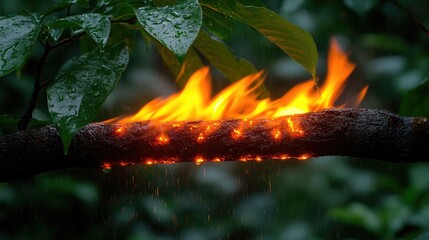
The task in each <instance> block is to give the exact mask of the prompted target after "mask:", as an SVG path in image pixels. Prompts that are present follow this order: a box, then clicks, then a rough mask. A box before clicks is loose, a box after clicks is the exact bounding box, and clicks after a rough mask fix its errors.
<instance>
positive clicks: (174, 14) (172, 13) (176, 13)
mask: <svg viewBox="0 0 429 240" xmlns="http://www.w3.org/2000/svg"><path fill="white" fill-rule="evenodd" d="M171 15H173V16H174V17H177V18H178V17H180V16H181V14H180V13H179V12H177V11H172V12H171Z"/></svg>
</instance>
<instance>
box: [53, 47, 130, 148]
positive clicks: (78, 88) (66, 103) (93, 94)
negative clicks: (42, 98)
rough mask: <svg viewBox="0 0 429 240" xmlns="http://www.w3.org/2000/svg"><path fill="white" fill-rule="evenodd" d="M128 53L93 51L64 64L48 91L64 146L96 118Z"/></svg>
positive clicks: (116, 49)
mask: <svg viewBox="0 0 429 240" xmlns="http://www.w3.org/2000/svg"><path fill="white" fill-rule="evenodd" d="M128 59H129V56H128V50H127V49H126V48H124V47H122V46H121V45H116V46H113V47H107V48H104V49H96V50H95V51H93V52H91V53H87V54H85V55H82V56H80V57H78V58H73V59H71V60H69V61H67V62H66V63H65V64H64V65H63V67H62V68H61V69H60V70H59V71H58V73H57V78H56V79H55V82H53V83H52V84H51V85H50V86H49V87H48V89H47V96H48V109H49V113H50V114H51V117H52V121H53V123H54V125H55V126H57V127H58V130H59V132H60V135H61V138H62V140H63V142H64V151H65V153H67V149H68V146H69V145H70V143H71V140H72V138H73V136H74V135H75V134H76V132H77V131H79V129H81V128H82V127H84V126H85V125H86V124H87V123H89V122H91V121H93V120H94V119H95V117H96V116H97V114H98V112H99V109H100V107H101V104H102V103H103V101H104V99H105V98H106V97H107V96H108V95H109V94H110V92H112V90H113V88H114V87H115V86H116V84H117V82H118V81H119V79H120V77H121V74H122V72H123V71H124V70H125V68H126V67H127V64H128Z"/></svg>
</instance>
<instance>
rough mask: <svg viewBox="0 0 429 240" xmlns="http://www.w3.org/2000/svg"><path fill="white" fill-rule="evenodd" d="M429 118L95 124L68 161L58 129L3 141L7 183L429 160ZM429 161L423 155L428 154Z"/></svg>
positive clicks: (366, 113)
mask: <svg viewBox="0 0 429 240" xmlns="http://www.w3.org/2000/svg"><path fill="white" fill-rule="evenodd" d="M428 146H429V119H428V118H412V117H400V116H397V115H395V114H393V113H390V112H387V111H384V110H374V109H342V110H341V109H329V110H324V111H321V112H314V113H306V114H301V115H293V116H288V117H281V118H277V119H253V120H237V119H234V120H220V121H183V122H150V121H146V122H138V123H129V124H125V125H124V124H122V125H121V124H116V123H93V124H89V125H87V126H86V127H84V128H83V129H81V130H80V131H79V133H78V134H77V135H76V136H75V138H74V139H73V141H72V144H71V146H70V149H69V154H68V155H67V156H64V155H63V145H62V142H61V139H60V137H59V135H58V132H57V130H56V129H55V128H54V127H51V126H47V127H43V128H40V129H34V130H27V131H22V132H17V133H15V134H12V135H8V136H5V137H3V138H1V139H0V180H1V181H6V180H10V179H13V178H18V177H22V176H27V175H32V174H36V173H39V172H46V171H51V170H56V169H62V168H72V167H80V168H102V167H105V168H109V167H111V166H115V165H121V166H123V165H127V164H142V163H146V164H152V163H172V162H196V163H201V162H205V161H236V160H261V159H288V158H306V157H318V156H326V155H341V156H351V157H358V158H371V159H377V160H383V161H387V162H392V163H396V162H410V163H411V162H419V161H427V158H425V157H424V156H428V155H429V147H428ZM422 156H423V157H422Z"/></svg>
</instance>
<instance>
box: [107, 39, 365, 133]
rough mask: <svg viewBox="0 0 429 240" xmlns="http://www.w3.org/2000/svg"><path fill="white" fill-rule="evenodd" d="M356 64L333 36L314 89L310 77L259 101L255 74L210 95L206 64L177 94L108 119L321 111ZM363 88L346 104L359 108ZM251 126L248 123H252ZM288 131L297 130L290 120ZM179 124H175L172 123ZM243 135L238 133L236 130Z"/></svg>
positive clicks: (218, 117)
mask: <svg viewBox="0 0 429 240" xmlns="http://www.w3.org/2000/svg"><path fill="white" fill-rule="evenodd" d="M354 68H355V65H354V64H353V63H351V62H349V61H348V59H347V55H346V54H345V53H344V52H343V51H342V50H341V49H340V47H339V45H338V43H337V42H336V41H335V40H333V41H332V43H331V48H330V51H329V55H328V74H327V77H326V79H325V81H324V83H323V85H321V87H320V92H319V91H317V90H316V89H315V86H314V81H313V80H309V81H307V82H304V83H301V84H298V85H296V86H295V87H293V88H292V89H291V90H289V91H288V92H287V93H286V94H284V95H283V96H282V97H281V98H279V99H277V100H272V99H269V98H265V99H258V93H257V89H258V86H259V85H261V84H262V82H263V73H262V72H259V73H256V74H253V75H250V76H247V77H245V78H243V79H241V80H240V81H237V82H235V83H233V84H232V85H230V86H229V87H227V88H226V89H224V90H223V91H221V92H220V93H219V94H217V95H216V96H214V97H213V98H210V95H211V85H210V76H209V68H208V67H204V68H201V69H199V70H198V71H197V72H195V73H194V74H193V75H192V76H191V78H190V79H189V81H188V83H187V85H186V86H185V88H184V89H183V91H181V92H180V93H177V94H174V95H171V96H170V97H168V98H166V99H162V98H157V99H155V100H152V101H151V102H149V103H148V104H146V105H145V106H144V107H143V108H142V109H141V110H140V111H139V112H138V113H136V114H135V115H133V116H129V117H124V118H117V119H113V120H111V121H113V122H119V123H128V122H139V121H145V120H157V121H182V120H187V121H190V120H191V121H193V120H221V119H234V118H238V119H246V121H247V119H255V118H277V117H280V116H286V115H293V114H299V113H306V112H310V111H319V110H322V109H325V108H331V107H336V106H335V101H336V100H337V99H338V97H339V96H340V95H341V93H342V91H343V89H344V86H345V82H346V79H347V77H348V76H349V75H350V74H351V73H352V71H353V70H354ZM366 91H367V87H365V88H364V89H362V91H361V92H360V93H359V94H357V96H356V97H355V99H353V100H352V101H351V103H350V104H352V105H354V106H357V105H358V104H359V103H360V102H361V101H362V99H363V97H364V96H365V94H366ZM250 124H251V121H250ZM289 124H290V126H291V129H292V131H294V132H295V131H297V133H298V132H299V130H297V129H295V128H294V127H293V123H289ZM178 126H180V125H179V124H175V125H174V127H178ZM237 135H241V134H239V133H238V134H237Z"/></svg>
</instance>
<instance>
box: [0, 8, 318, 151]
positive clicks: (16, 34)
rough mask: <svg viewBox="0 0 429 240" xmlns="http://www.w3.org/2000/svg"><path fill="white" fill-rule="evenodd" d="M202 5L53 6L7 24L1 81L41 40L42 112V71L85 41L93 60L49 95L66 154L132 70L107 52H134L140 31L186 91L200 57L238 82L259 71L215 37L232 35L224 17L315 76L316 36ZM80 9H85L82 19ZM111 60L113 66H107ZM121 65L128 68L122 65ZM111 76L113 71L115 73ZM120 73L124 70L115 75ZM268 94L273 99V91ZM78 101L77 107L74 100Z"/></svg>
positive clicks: (60, 75)
mask: <svg viewBox="0 0 429 240" xmlns="http://www.w3.org/2000/svg"><path fill="white" fill-rule="evenodd" d="M202 5H203V6H205V9H207V12H208V15H207V16H205V11H204V10H203V9H202V8H201V6H200V3H199V2H198V1H197V0H182V1H154V2H150V1H113V0H111V1H107V0H106V1H88V0H68V1H63V2H61V3H57V4H54V5H53V6H51V7H49V8H48V10H46V11H45V12H44V13H43V14H42V15H41V17H40V19H39V18H38V17H36V16H37V14H33V16H22V15H17V16H12V17H2V18H1V19H0V30H1V31H0V32H1V37H2V39H3V40H2V42H1V44H0V56H1V58H0V64H1V65H0V76H3V75H5V74H8V73H10V72H12V71H14V70H16V69H18V68H19V67H21V66H22V65H23V64H25V61H26V59H27V58H28V55H29V54H30V53H31V51H32V48H33V45H34V43H35V41H36V40H37V39H38V40H39V41H40V42H41V43H42V44H43V45H44V48H45V53H44V55H43V57H42V58H41V60H40V61H41V63H40V65H39V69H38V70H37V71H38V74H36V76H35V78H36V79H35V81H36V83H35V86H36V87H35V94H33V98H32V99H31V102H30V103H31V104H30V105H31V106H35V101H37V95H38V94H39V89H41V88H43V87H44V86H45V85H46V84H45V83H46V82H47V81H49V80H48V79H42V78H43V75H42V73H43V72H44V69H42V67H43V66H44V62H45V61H46V59H47V58H48V56H49V53H50V51H51V50H52V49H57V48H64V47H65V45H66V44H70V43H72V42H73V41H77V40H78V39H81V41H80V42H81V49H82V50H83V52H91V53H89V54H87V55H83V56H82V57H80V58H78V59H77V60H76V59H75V60H71V61H67V62H66V63H65V65H64V66H63V67H62V69H61V70H60V71H59V72H57V73H56V77H52V78H53V79H55V80H54V83H53V84H52V85H51V87H50V88H49V90H48V104H49V107H48V111H49V112H50V115H51V116H52V118H53V122H54V124H55V125H56V126H57V127H58V128H59V130H60V133H61V137H62V139H63V142H64V146H65V152H67V146H68V145H69V143H70V141H71V139H72V138H73V136H74V134H75V133H76V131H78V130H79V129H80V128H81V127H83V126H84V125H86V124H88V123H89V122H91V121H93V120H94V118H95V117H96V115H97V113H98V111H99V109H100V107H101V105H102V103H103V100H104V99H105V98H106V96H107V95H108V94H109V93H110V92H111V91H112V89H113V87H114V86H115V85H116V82H117V81H118V80H119V77H120V75H121V73H122V72H123V71H124V70H125V68H126V65H127V64H126V63H125V64H124V62H123V61H122V60H120V59H117V58H116V57H117V56H116V55H115V54H113V55H111V54H112V53H110V52H109V51H110V50H109V49H110V48H108V49H104V48H105V46H106V45H114V44H120V43H121V44H125V45H127V46H128V47H129V49H130V50H131V49H132V47H133V45H134V41H135V35H136V34H135V33H133V31H141V32H143V34H144V35H147V34H149V35H150V37H148V36H145V37H146V39H149V40H150V41H154V42H156V45H157V48H158V50H159V52H160V54H161V56H162V58H163V60H164V61H165V64H166V65H167V67H168V68H169V69H170V71H171V73H172V74H173V75H174V77H175V78H176V80H177V82H178V83H179V84H180V85H181V86H183V85H184V84H185V83H186V80H187V78H188V77H189V76H190V75H191V74H192V73H193V72H194V71H195V70H196V69H198V68H200V67H201V66H202V65H203V61H202V59H201V57H200V55H199V54H201V55H202V56H204V57H205V58H206V59H207V60H208V61H209V62H210V63H212V64H213V65H214V67H216V68H217V69H219V71H220V72H222V73H223V74H224V75H225V77H226V78H228V79H229V80H230V81H235V80H237V79H240V78H241V77H244V76H246V75H248V74H249V73H253V72H256V69H255V67H254V66H253V65H252V64H251V63H249V62H248V61H246V60H244V59H240V58H236V57H235V56H234V55H233V54H232V53H231V52H230V50H229V49H228V48H227V47H226V45H224V44H223V43H221V42H219V41H217V40H214V39H212V38H211V36H210V33H209V32H207V30H210V29H214V32H215V33H219V32H222V30H220V28H219V27H211V26H212V25H213V23H214V22H215V23H216V25H223V27H221V28H226V29H228V28H229V27H228V25H229V23H228V21H225V20H224V18H229V17H231V16H232V17H233V18H234V19H237V20H239V21H241V22H243V23H245V24H247V25H249V26H252V27H254V28H256V29H257V30H258V31H259V32H260V33H262V34H263V35H265V36H266V37H267V38H268V39H270V40H271V41H272V42H274V43H275V44H276V45H278V46H279V47H280V48H281V49H282V50H284V51H285V52H286V53H287V54H289V55H290V56H291V57H292V58H293V59H295V60H296V61H298V62H299V63H301V64H303V66H305V67H306V68H307V69H308V70H309V71H310V73H311V74H312V75H313V76H315V73H316V69H315V66H316V63H317V50H316V47H315V44H314V41H313V39H312V37H311V35H310V34H308V33H306V32H305V31H304V30H302V29H300V28H298V27H296V26H295V25H293V24H291V23H289V22H288V21H287V20H285V19H284V18H282V17H281V16H279V15H277V14H276V13H274V12H272V11H270V10H268V9H266V8H264V7H262V6H258V7H253V6H244V5H242V4H241V3H239V2H235V1H228V2H223V3H221V4H219V3H215V2H210V1H205V2H204V1H203V2H202ZM75 9H78V10H77V12H76V13H75V11H76V10H75ZM73 10H74V11H73ZM214 11H215V12H214ZM64 13H65V14H66V16H64ZM266 16H268V17H266ZM203 18H204V19H209V22H208V23H209V25H211V26H210V27H208V28H207V29H206V30H201V27H204V25H203ZM136 22H137V23H136ZM205 24H207V21H205ZM41 29H42V31H41ZM111 29H112V32H111ZM39 32H40V34H39ZM223 32H225V31H223ZM224 35H226V33H225V34H224ZM88 39H91V40H92V41H94V42H95V43H96V45H94V44H92V43H90V42H89V41H88ZM93 49H96V50H94V51H93ZM169 51H171V53H169ZM197 52H198V53H197ZM172 56H175V57H177V60H178V61H176V60H174V59H172ZM110 57H112V61H111V62H106V61H107V59H108V58H110ZM119 58H122V57H119ZM116 60H119V61H120V62H115V61H116ZM127 61H128V60H127ZM127 61H126V62H127ZM184 63H185V64H184ZM105 64H107V65H109V66H106V65H105ZM115 65H117V66H118V67H117V68H116V67H115ZM103 69H107V72H106V71H103ZM113 69H120V71H118V72H115V71H113ZM110 71H112V72H115V73H111V72H110ZM97 76H98V78H97ZM102 79H104V81H105V82H103V81H102ZM73 89H76V92H71V91H72V90H73ZM94 89H105V91H104V92H103V93H99V94H100V95H97V96H96V98H95V99H93V97H94V93H97V91H95V90H94ZM264 93H265V95H267V94H266V91H265V90H264ZM71 95H73V98H74V100H73V101H71V100H70V99H69V96H71ZM88 96H90V97H88ZM58 99H68V100H67V101H62V100H61V101H60V100H58ZM69 100H70V101H69ZM72 102H73V103H72ZM65 103H67V104H65ZM64 104H65V105H64ZM33 110H34V109H32V108H29V109H28V110H26V111H27V115H28V116H30V115H31V114H29V113H28V111H31V112H32V111H33ZM31 112H30V113H31ZM20 127H24V128H25V127H26V126H25V125H24V126H20Z"/></svg>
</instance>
